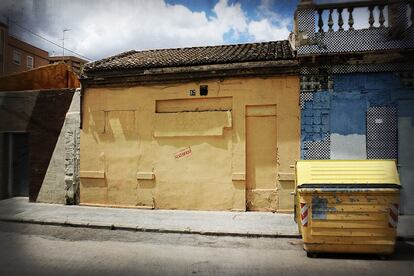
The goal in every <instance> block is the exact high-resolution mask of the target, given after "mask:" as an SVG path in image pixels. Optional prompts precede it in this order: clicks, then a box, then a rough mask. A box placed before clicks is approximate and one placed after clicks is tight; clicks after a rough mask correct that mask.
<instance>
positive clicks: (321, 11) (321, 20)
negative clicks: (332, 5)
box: [318, 10, 323, 33]
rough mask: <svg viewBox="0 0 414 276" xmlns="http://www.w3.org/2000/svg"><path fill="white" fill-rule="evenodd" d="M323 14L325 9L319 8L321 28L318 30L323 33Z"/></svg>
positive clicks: (319, 25) (319, 24)
mask: <svg viewBox="0 0 414 276" xmlns="http://www.w3.org/2000/svg"><path fill="white" fill-rule="evenodd" d="M322 14H323V10H318V15H319V18H318V27H319V30H318V32H320V33H323V19H322Z"/></svg>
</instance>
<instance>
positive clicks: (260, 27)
mask: <svg viewBox="0 0 414 276" xmlns="http://www.w3.org/2000/svg"><path fill="white" fill-rule="evenodd" d="M289 33H290V31H289V30H288V28H287V26H282V27H276V26H274V25H272V24H271V23H270V22H269V20H267V19H262V20H260V21H252V22H250V24H249V34H251V35H252V36H254V39H255V40H256V41H265V40H283V39H287V37H288V36H289Z"/></svg>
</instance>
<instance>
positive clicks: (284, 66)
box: [81, 59, 299, 86]
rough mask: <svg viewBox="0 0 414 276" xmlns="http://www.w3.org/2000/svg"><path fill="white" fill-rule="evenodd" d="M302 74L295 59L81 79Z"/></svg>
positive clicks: (89, 82)
mask: <svg viewBox="0 0 414 276" xmlns="http://www.w3.org/2000/svg"><path fill="white" fill-rule="evenodd" d="M298 71H299V67H298V62H297V61H296V60H294V59H288V60H276V61H256V62H239V63H228V64H210V65H197V66H182V67H164V68H148V69H142V68H140V69H130V70H125V69H123V70H119V71H117V70H111V71H95V72H93V71H90V72H86V74H84V76H83V77H82V78H81V82H82V84H83V85H86V86H102V85H103V86H111V85H115V86H120V85H122V86H131V85H136V84H145V83H159V82H163V83H164V82H177V81H179V82H180V81H181V82H183V81H189V80H195V79H208V78H224V77H242V76H265V75H295V74H297V73H298Z"/></svg>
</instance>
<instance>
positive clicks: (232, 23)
mask: <svg viewBox="0 0 414 276" xmlns="http://www.w3.org/2000/svg"><path fill="white" fill-rule="evenodd" d="M298 2H299V1H298V0H122V1H121V0H112V1H111V0H70V1H69V0H65V1H63V0H19V1H15V0H1V1H0V20H1V21H3V22H4V23H7V21H8V22H9V32H10V33H11V34H12V35H14V36H16V37H18V38H20V39H22V40H24V41H26V42H29V43H31V44H33V45H35V46H37V47H39V48H42V49H45V50H47V51H48V52H49V53H50V55H62V48H61V47H58V46H56V45H54V44H52V43H50V42H46V41H45V40H44V39H41V38H39V37H38V36H41V37H43V38H46V39H47V40H49V41H51V42H53V43H55V44H57V45H62V33H63V32H62V31H63V30H64V29H70V30H69V31H66V32H65V40H64V43H65V49H66V48H67V49H68V50H65V51H66V52H65V54H66V55H67V54H70V55H74V54H73V53H72V52H69V50H71V51H74V52H76V53H78V54H80V55H82V56H83V57H86V58H88V59H90V60H97V59H101V58H105V57H108V56H111V55H115V54H118V53H121V52H125V51H129V50H147V49H160V48H176V47H191V46H206V45H221V44H234V43H247V42H260V41H269V40H284V39H287V38H288V35H289V33H290V32H291V31H292V29H293V14H294V11H295V8H296V5H297V3H298ZM37 35H38V36H37Z"/></svg>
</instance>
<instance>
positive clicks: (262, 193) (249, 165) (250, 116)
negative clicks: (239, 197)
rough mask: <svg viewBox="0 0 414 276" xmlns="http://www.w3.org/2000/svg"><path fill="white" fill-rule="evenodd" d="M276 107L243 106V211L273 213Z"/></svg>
mask: <svg viewBox="0 0 414 276" xmlns="http://www.w3.org/2000/svg"><path fill="white" fill-rule="evenodd" d="M276 188H277V120H276V105H260V106H247V107H246V210H247V211H276V209H277V206H278V197H277V189H276Z"/></svg>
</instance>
